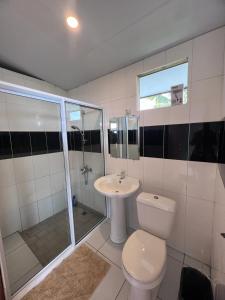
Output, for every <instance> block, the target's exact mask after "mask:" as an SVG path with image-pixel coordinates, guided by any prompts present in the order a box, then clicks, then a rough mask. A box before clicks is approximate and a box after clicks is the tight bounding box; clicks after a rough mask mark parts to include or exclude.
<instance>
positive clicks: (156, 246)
mask: <svg viewBox="0 0 225 300" xmlns="http://www.w3.org/2000/svg"><path fill="white" fill-rule="evenodd" d="M122 262H123V264H122V267H123V272H124V276H125V278H126V280H127V281H128V282H129V284H130V292H129V300H155V299H156V297H157V293H158V289H159V286H160V283H161V281H162V279H163V277H164V275H165V271H166V242H165V241H164V240H162V239H160V238H158V237H156V236H154V235H152V234H150V233H148V232H146V231H144V230H137V231H135V232H134V233H133V234H132V235H131V236H130V237H129V239H128V240H127V242H126V244H125V246H124V248H123V253H122Z"/></svg>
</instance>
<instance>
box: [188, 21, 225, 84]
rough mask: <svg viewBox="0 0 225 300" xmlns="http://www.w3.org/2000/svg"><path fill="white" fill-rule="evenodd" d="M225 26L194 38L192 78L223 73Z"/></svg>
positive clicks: (194, 79) (197, 78) (198, 78)
mask: <svg viewBox="0 0 225 300" xmlns="http://www.w3.org/2000/svg"><path fill="white" fill-rule="evenodd" d="M224 31H225V28H224V27H222V28H219V29H217V30H214V31H211V32H209V33H206V34H204V35H202V36H199V37H197V38H196V39H194V42H193V71H192V80H193V81H196V80H200V79H205V78H210V77H214V76H219V75H222V74H223V63H224V47H225V46H224V45H225V33H224Z"/></svg>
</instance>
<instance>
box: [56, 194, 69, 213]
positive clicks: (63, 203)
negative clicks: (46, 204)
mask: <svg viewBox="0 0 225 300" xmlns="http://www.w3.org/2000/svg"><path fill="white" fill-rule="evenodd" d="M52 204H53V214H57V213H58V212H60V211H62V210H64V209H65V208H66V207H67V199H66V191H61V192H59V193H56V194H54V195H52Z"/></svg>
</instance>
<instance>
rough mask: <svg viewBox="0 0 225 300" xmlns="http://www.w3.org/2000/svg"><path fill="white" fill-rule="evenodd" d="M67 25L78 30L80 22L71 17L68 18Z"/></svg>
mask: <svg viewBox="0 0 225 300" xmlns="http://www.w3.org/2000/svg"><path fill="white" fill-rule="evenodd" d="M66 22H67V25H68V26H69V27H71V28H77V27H78V26H79V22H78V20H77V19H76V18H75V17H72V16H69V17H67V18H66Z"/></svg>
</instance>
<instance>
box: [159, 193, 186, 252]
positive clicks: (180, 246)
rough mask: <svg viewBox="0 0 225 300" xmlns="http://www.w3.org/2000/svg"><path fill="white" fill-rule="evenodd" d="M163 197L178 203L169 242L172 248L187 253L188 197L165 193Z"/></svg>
mask: <svg viewBox="0 0 225 300" xmlns="http://www.w3.org/2000/svg"><path fill="white" fill-rule="evenodd" d="M163 196H166V197H168V198H171V199H173V200H175V201H176V213H175V217H174V224H173V227H172V232H171V235H170V237H169V239H168V241H167V243H168V245H170V246H171V247H173V248H175V249H177V250H179V251H181V252H185V244H184V242H185V226H186V225H187V224H186V223H185V216H186V195H181V194H175V193H171V192H165V191H164V192H163Z"/></svg>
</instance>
